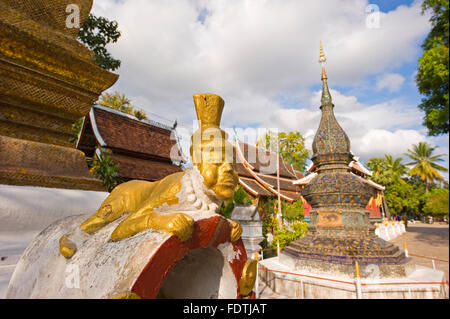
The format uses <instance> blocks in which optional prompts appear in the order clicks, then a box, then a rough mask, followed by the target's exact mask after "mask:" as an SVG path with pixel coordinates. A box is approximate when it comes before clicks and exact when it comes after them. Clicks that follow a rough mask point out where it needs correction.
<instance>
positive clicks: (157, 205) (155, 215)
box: [59, 94, 242, 258]
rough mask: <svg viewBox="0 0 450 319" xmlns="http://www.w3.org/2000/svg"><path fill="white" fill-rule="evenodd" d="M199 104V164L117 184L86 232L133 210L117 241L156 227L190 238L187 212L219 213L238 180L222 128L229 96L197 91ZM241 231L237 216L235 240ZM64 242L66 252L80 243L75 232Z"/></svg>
mask: <svg viewBox="0 0 450 319" xmlns="http://www.w3.org/2000/svg"><path fill="white" fill-rule="evenodd" d="M194 104H195V109H196V112H197V119H198V121H199V129H198V130H197V131H196V132H194V134H193V135H192V137H191V140H192V146H191V148H190V153H191V156H192V159H193V164H194V166H193V167H192V168H189V169H186V170H185V171H184V172H179V173H175V174H172V175H169V176H167V177H165V178H163V179H162V180H160V181H157V182H148V181H141V180H132V181H129V182H126V183H123V184H121V185H119V186H117V187H116V188H115V189H114V190H113V191H112V192H111V194H110V195H109V196H108V197H107V198H106V199H105V201H104V202H103V203H102V205H101V206H100V208H99V209H98V210H97V212H96V213H95V214H94V215H92V216H91V217H89V218H87V219H86V220H85V221H84V222H83V223H82V224H81V226H80V227H81V229H82V230H83V231H84V232H86V233H88V234H92V233H94V232H96V231H98V230H99V229H101V228H102V227H104V226H105V225H107V224H109V223H111V222H113V221H115V220H117V219H119V218H121V217H123V216H124V215H127V216H126V217H125V218H124V219H123V220H122V221H121V222H120V223H119V224H118V226H117V227H116V228H115V229H114V231H113V232H112V234H111V240H113V241H117V240H120V239H122V238H127V237H130V236H133V235H135V234H137V233H139V232H142V231H144V230H146V229H149V228H152V229H159V230H163V231H165V232H168V233H171V234H174V235H176V236H177V237H178V238H179V239H180V240H181V241H183V242H184V241H186V240H188V239H189V237H190V236H191V235H192V232H193V229H194V218H192V217H191V216H189V215H187V214H185V213H183V211H185V212H187V211H189V212H191V213H192V212H196V211H197V212H202V211H203V212H204V211H209V212H214V213H217V212H218V210H219V208H220V205H221V201H223V200H227V199H230V198H231V197H232V196H233V194H234V191H235V189H236V187H237V183H238V176H237V174H236V172H235V170H234V166H235V159H234V152H233V145H232V144H230V143H228V142H227V141H226V136H227V135H226V133H225V132H224V131H222V130H221V129H220V127H219V125H220V120H221V117H222V111H223V107H224V101H223V99H222V98H221V97H220V96H218V95H215V94H195V95H194ZM191 215H192V214H191ZM241 234H242V228H241V226H240V225H239V224H238V223H237V222H234V221H232V234H231V239H232V241H236V240H238V239H239V238H240V236H241ZM59 242H60V252H61V254H62V255H63V256H64V257H66V258H70V257H72V255H73V254H74V253H75V252H76V244H75V243H73V242H72V241H71V240H70V234H69V235H65V236H63V237H61V239H60V241H59Z"/></svg>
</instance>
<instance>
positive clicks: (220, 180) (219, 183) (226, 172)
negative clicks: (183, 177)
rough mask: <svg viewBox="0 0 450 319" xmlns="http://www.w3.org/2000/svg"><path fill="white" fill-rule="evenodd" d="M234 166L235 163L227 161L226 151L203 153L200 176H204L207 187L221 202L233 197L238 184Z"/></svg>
mask: <svg viewBox="0 0 450 319" xmlns="http://www.w3.org/2000/svg"><path fill="white" fill-rule="evenodd" d="M234 166H235V164H234V161H227V160H226V157H225V151H222V152H220V151H219V152H217V151H216V152H202V163H201V164H200V165H199V170H200V174H201V175H202V176H203V179H204V183H205V185H206V186H207V187H208V188H210V189H212V190H213V191H214V192H215V193H216V196H217V198H218V199H220V200H227V199H230V198H231V197H233V194H234V191H235V189H236V187H237V183H238V175H237V174H236V171H235V170H234Z"/></svg>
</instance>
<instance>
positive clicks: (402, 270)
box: [279, 251, 415, 278]
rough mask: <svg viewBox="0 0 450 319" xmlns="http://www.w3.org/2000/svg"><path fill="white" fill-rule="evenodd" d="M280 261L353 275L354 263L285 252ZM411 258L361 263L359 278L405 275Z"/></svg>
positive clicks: (309, 269)
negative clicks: (301, 256)
mask: <svg viewBox="0 0 450 319" xmlns="http://www.w3.org/2000/svg"><path fill="white" fill-rule="evenodd" d="M279 260H280V263H282V264H283V265H285V266H287V267H289V269H293V270H297V271H307V272H312V273H318V274H330V273H331V274H335V275H339V276H347V277H349V278H354V277H355V265H354V264H344V263H339V262H327V261H322V260H317V259H299V258H295V257H293V256H292V255H289V254H288V253H287V252H285V251H283V252H282V253H281V254H280V258H279ZM410 261H411V258H406V257H405V258H404V259H403V261H402V263H399V264H382V263H365V264H364V263H363V264H361V265H360V273H361V278H367V277H372V276H374V275H375V274H374V272H375V273H376V276H377V277H379V278H393V277H406V276H408V275H409V274H410V273H411V272H412V271H414V269H415V266H414V265H413V264H412V263H411V262H410Z"/></svg>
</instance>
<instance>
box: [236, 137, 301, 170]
mask: <svg viewBox="0 0 450 319" xmlns="http://www.w3.org/2000/svg"><path fill="white" fill-rule="evenodd" d="M239 148H240V150H241V153H242V155H243V156H244V158H245V159H246V160H247V162H248V163H249V164H250V165H251V166H253V168H254V171H256V172H260V173H263V174H275V175H276V174H277V172H276V167H277V155H276V154H275V153H274V152H269V151H265V150H262V149H260V148H258V147H256V146H253V145H250V144H247V143H243V142H241V141H239ZM279 158H280V176H281V177H287V178H293V179H296V178H297V177H296V176H295V173H294V170H293V168H292V165H290V164H288V163H286V162H285V161H284V160H283V158H282V157H281V156H280V155H279ZM236 161H238V162H239V157H237V158H236Z"/></svg>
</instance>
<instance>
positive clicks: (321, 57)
mask: <svg viewBox="0 0 450 319" xmlns="http://www.w3.org/2000/svg"><path fill="white" fill-rule="evenodd" d="M326 61H327V58H325V53H323V47H322V41H320V57H319V63H322V65H323V63H324V62H326Z"/></svg>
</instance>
